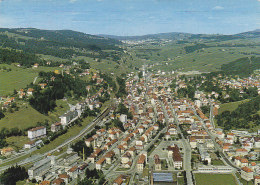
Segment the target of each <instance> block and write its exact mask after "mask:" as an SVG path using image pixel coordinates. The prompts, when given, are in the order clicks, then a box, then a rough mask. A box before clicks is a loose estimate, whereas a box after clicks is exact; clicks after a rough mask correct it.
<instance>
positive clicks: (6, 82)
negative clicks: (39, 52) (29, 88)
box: [0, 64, 59, 96]
mask: <svg viewBox="0 0 260 185" xmlns="http://www.w3.org/2000/svg"><path fill="white" fill-rule="evenodd" d="M4 66H5V67H6V68H7V69H8V68H9V69H12V71H9V72H7V71H3V70H0V96H4V95H8V94H10V93H12V92H13V90H14V89H16V90H19V89H21V88H25V87H26V85H28V84H30V83H31V82H33V80H34V78H35V77H37V76H38V73H39V72H40V71H46V72H47V71H54V70H55V69H59V68H57V67H39V68H37V69H31V68H30V69H23V68H19V67H16V66H14V65H6V64H0V67H1V68H3V67H4Z"/></svg>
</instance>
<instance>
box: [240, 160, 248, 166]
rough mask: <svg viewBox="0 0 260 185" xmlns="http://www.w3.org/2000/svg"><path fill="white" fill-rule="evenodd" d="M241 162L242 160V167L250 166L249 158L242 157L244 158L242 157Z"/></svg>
mask: <svg viewBox="0 0 260 185" xmlns="http://www.w3.org/2000/svg"><path fill="white" fill-rule="evenodd" d="M240 162H241V164H240V166H241V167H245V166H248V160H247V159H245V158H242V159H240Z"/></svg>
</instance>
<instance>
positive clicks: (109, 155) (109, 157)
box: [105, 151, 115, 164]
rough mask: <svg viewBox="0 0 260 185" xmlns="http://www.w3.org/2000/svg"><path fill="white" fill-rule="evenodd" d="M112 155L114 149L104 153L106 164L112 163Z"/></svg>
mask: <svg viewBox="0 0 260 185" xmlns="http://www.w3.org/2000/svg"><path fill="white" fill-rule="evenodd" d="M114 155H115V152H114V151H110V152H107V153H106V155H105V158H106V163H107V164H111V163H112V160H113V157H114Z"/></svg>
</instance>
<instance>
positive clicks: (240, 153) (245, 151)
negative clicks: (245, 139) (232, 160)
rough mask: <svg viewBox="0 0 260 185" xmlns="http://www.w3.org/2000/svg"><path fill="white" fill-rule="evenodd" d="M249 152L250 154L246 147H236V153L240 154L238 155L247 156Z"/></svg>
mask: <svg viewBox="0 0 260 185" xmlns="http://www.w3.org/2000/svg"><path fill="white" fill-rule="evenodd" d="M247 154H248V151H247V150H246V149H244V148H238V149H236V155H238V156H245V155H247Z"/></svg>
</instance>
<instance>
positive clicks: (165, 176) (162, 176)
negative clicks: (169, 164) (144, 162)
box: [153, 173, 173, 182]
mask: <svg viewBox="0 0 260 185" xmlns="http://www.w3.org/2000/svg"><path fill="white" fill-rule="evenodd" d="M153 181H154V182H173V177H172V173H153Z"/></svg>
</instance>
